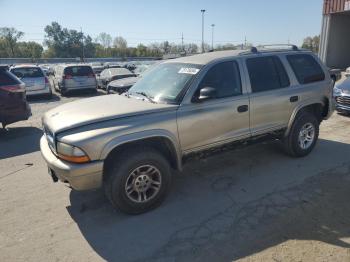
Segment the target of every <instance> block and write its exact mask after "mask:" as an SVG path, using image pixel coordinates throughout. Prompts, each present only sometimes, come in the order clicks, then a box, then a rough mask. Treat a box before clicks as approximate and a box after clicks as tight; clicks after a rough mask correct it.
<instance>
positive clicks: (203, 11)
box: [201, 9, 205, 53]
mask: <svg viewBox="0 0 350 262" xmlns="http://www.w3.org/2000/svg"><path fill="white" fill-rule="evenodd" d="M201 12H202V53H204V13H205V9H202V10H201Z"/></svg>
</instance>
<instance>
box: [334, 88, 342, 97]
mask: <svg viewBox="0 0 350 262" xmlns="http://www.w3.org/2000/svg"><path fill="white" fill-rule="evenodd" d="M341 93H342V90H341V89H339V88H338V87H337V86H335V87H334V88H333V96H340V95H341Z"/></svg>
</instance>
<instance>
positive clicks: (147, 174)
mask: <svg viewBox="0 0 350 262" xmlns="http://www.w3.org/2000/svg"><path fill="white" fill-rule="evenodd" d="M105 175H106V179H105V181H104V188H105V193H106V196H107V198H108V199H109V200H110V201H111V203H112V205H113V206H114V207H116V208H117V209H120V210H121V211H123V212H125V213H128V214H141V213H145V212H147V211H150V210H152V209H154V208H156V207H157V206H159V205H160V204H161V203H162V202H163V200H164V199H165V197H166V195H167V191H168V188H169V185H170V181H171V170H170V166H169V163H168V161H167V160H166V159H165V158H164V157H163V156H162V155H161V154H160V153H159V152H158V151H156V150H154V149H152V148H142V149H141V148H138V149H133V150H128V151H127V152H125V153H123V154H122V155H121V156H119V157H117V159H115V160H113V163H112V164H111V166H109V168H108V170H107V171H106V174H105Z"/></svg>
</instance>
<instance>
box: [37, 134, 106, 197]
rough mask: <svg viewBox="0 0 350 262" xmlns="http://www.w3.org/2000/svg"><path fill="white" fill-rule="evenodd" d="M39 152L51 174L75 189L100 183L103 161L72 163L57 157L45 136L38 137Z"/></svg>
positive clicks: (86, 187) (96, 185) (93, 187)
mask: <svg viewBox="0 0 350 262" xmlns="http://www.w3.org/2000/svg"><path fill="white" fill-rule="evenodd" d="M40 150H41V154H42V156H43V158H44V160H45V161H46V163H47V165H48V167H49V169H50V170H51V172H52V174H54V175H55V176H56V177H57V178H58V179H59V180H60V181H62V182H68V183H69V184H70V185H71V186H72V188H73V189H75V190H79V191H81V190H90V189H97V188H100V187H101V185H102V173H103V161H94V162H91V163H86V164H73V163H69V162H66V161H62V160H60V159H58V158H57V157H56V156H55V155H54V154H53V153H52V151H51V149H50V147H49V145H48V143H47V140H46V138H45V136H42V138H41V139H40Z"/></svg>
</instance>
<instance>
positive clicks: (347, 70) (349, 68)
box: [345, 67, 350, 77]
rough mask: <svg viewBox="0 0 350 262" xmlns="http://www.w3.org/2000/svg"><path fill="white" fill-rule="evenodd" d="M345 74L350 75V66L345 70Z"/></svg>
mask: <svg viewBox="0 0 350 262" xmlns="http://www.w3.org/2000/svg"><path fill="white" fill-rule="evenodd" d="M345 76H346V77H349V76H350V67H348V68H347V69H346V71H345Z"/></svg>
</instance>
